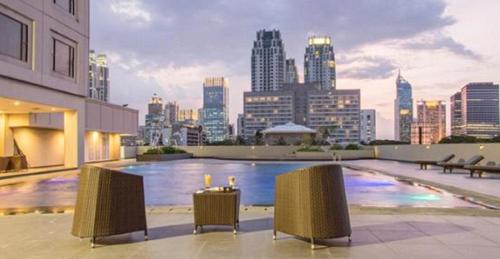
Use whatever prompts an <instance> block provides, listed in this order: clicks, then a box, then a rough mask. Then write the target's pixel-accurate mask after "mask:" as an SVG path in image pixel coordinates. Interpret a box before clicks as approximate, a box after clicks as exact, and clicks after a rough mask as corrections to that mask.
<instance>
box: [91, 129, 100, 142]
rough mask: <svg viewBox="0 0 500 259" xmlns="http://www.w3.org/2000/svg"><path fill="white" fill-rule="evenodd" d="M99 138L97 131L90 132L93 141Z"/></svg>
mask: <svg viewBox="0 0 500 259" xmlns="http://www.w3.org/2000/svg"><path fill="white" fill-rule="evenodd" d="M98 138H99V132H97V131H94V132H92V140H93V141H94V142H95V141H97V139H98Z"/></svg>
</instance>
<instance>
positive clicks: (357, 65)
mask: <svg viewBox="0 0 500 259" xmlns="http://www.w3.org/2000/svg"><path fill="white" fill-rule="evenodd" d="M337 64H338V65H339V66H338V67H339V72H338V77H341V78H345V79H362V80H364V79H386V78H389V77H391V76H393V75H394V71H395V70H396V69H397V66H396V64H394V62H393V61H392V60H390V59H387V58H384V57H380V56H354V57H352V56H350V57H348V56H345V55H344V56H341V58H340V59H339V60H338V61H337Z"/></svg>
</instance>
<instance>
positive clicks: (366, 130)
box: [360, 109, 377, 144]
mask: <svg viewBox="0 0 500 259" xmlns="http://www.w3.org/2000/svg"><path fill="white" fill-rule="evenodd" d="M376 116H377V115H376V111H375V110H374V109H366V110H361V112H360V120H361V137H360V139H361V142H363V143H366V144H369V143H370V142H372V141H374V140H376V139H377V117H376Z"/></svg>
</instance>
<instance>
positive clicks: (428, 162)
mask: <svg viewBox="0 0 500 259" xmlns="http://www.w3.org/2000/svg"><path fill="white" fill-rule="evenodd" d="M454 157H455V155H454V154H449V155H447V156H446V157H444V158H443V159H441V160H439V161H436V160H418V161H415V163H417V164H420V169H421V170H427V168H428V166H429V165H437V164H439V163H447V162H450V160H452V159H453V158H454Z"/></svg>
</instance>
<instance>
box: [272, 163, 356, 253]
mask: <svg viewBox="0 0 500 259" xmlns="http://www.w3.org/2000/svg"><path fill="white" fill-rule="evenodd" d="M274 206H275V208H274V227H273V234H274V235H273V239H274V240H276V232H277V231H280V232H283V233H286V234H290V235H295V236H299V237H303V238H310V239H311V248H312V249H314V247H315V246H314V239H329V238H337V237H345V236H347V237H349V242H350V241H351V223H350V219H349V208H348V205H347V200H346V193H345V187H344V178H343V175H342V167H341V166H340V165H322V166H315V167H310V168H305V169H299V170H296V171H294V172H291V173H287V174H283V175H279V176H277V177H276V195H275V203H274Z"/></svg>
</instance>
